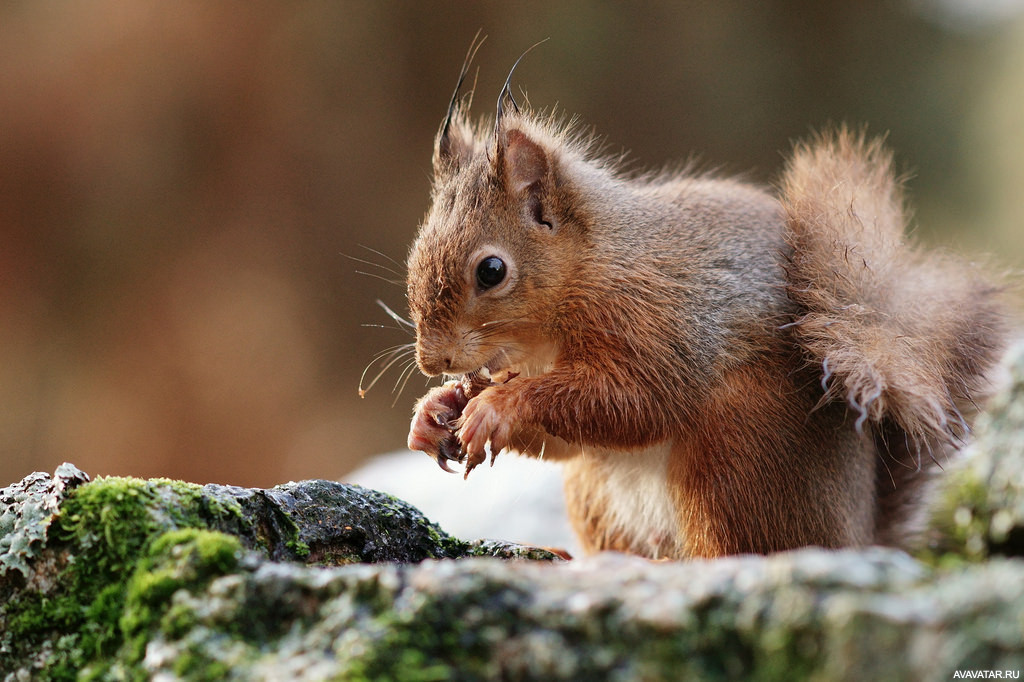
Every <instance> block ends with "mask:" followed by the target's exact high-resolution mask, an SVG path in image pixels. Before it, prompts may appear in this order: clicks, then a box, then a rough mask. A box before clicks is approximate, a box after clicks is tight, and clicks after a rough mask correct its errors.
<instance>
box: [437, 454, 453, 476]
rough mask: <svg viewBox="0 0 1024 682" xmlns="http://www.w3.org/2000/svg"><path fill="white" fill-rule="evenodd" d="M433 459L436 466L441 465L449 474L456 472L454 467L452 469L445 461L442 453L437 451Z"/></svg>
mask: <svg viewBox="0 0 1024 682" xmlns="http://www.w3.org/2000/svg"><path fill="white" fill-rule="evenodd" d="M434 461H436V462H437V466H439V467H441V468H442V469H444V470H445V471H447V472H448V473H449V474H455V473H458V472H457V471H455V469H452V468H451V467H450V466H448V462H446V461H445V456H444V454H443V453H441V452H438V453H437V456H436V457H434Z"/></svg>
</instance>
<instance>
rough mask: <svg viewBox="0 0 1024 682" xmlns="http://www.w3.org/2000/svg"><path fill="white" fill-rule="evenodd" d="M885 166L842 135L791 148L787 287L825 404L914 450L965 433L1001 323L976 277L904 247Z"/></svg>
mask: <svg viewBox="0 0 1024 682" xmlns="http://www.w3.org/2000/svg"><path fill="white" fill-rule="evenodd" d="M892 166H893V163H892V156H891V154H890V153H889V152H888V151H887V150H886V149H885V148H884V146H883V145H882V143H881V141H880V140H868V139H866V137H865V136H864V135H863V134H857V133H852V132H850V131H848V130H846V129H845V128H844V129H839V130H837V131H834V132H831V133H828V134H824V135H822V136H820V137H818V138H817V139H815V140H814V141H812V142H810V143H808V144H805V145H801V146H798V147H797V148H796V150H795V152H794V154H793V156H792V158H791V160H790V161H789V164H788V165H787V168H786V171H785V173H784V175H783V178H782V182H781V200H782V203H783V206H784V208H785V211H786V220H787V238H788V242H789V245H790V246H791V247H792V256H791V260H790V262H789V263H788V265H787V274H788V282H787V284H788V293H789V296H790V298H791V299H792V300H793V301H795V302H796V303H797V304H798V305H799V306H800V308H801V313H802V316H801V317H799V318H798V319H797V320H796V321H795V322H794V323H793V325H792V327H793V332H794V333H795V335H796V338H797V339H798V342H799V343H800V344H801V345H802V347H803V348H804V349H805V351H806V352H807V353H808V354H809V356H810V358H811V360H812V361H813V362H816V363H820V364H821V368H822V372H823V378H822V385H823V386H825V387H826V396H825V398H824V399H823V400H831V399H834V398H841V399H843V400H845V401H846V402H847V403H848V404H849V406H850V407H851V409H852V410H853V416H854V417H855V418H856V424H857V427H858V429H862V428H863V427H864V426H865V424H866V423H868V422H870V423H872V424H873V425H875V426H877V428H876V429H875V432H876V433H881V434H883V435H882V436H881V437H883V438H894V437H898V438H899V440H901V441H904V440H905V441H906V442H907V443H908V446H907V448H908V450H909V449H910V448H911V447H913V448H916V450H917V452H918V453H920V452H921V448H922V446H923V447H927V448H931V447H932V446H933V445H935V444H937V443H950V444H955V443H956V442H958V441H961V440H962V439H963V437H964V436H965V435H966V432H967V430H968V425H967V422H966V420H965V418H964V416H963V413H964V412H965V411H966V408H967V407H969V406H970V405H971V404H972V403H974V401H975V399H976V397H977V396H978V394H979V392H981V391H983V390H984V387H985V385H986V374H987V373H988V372H989V370H990V369H991V367H992V365H993V364H994V362H995V361H996V360H997V359H998V356H999V354H1000V353H1001V351H1002V349H1003V347H1004V339H1005V321H1004V319H1003V315H1002V314H1001V304H1000V302H999V301H998V298H999V292H1000V287H999V286H997V285H995V284H993V283H991V282H989V281H987V280H986V278H985V277H983V276H982V273H981V272H979V271H978V268H975V267H973V266H971V265H969V264H967V263H963V262H959V261H956V260H953V259H951V258H949V257H946V256H944V255H940V254H935V253H925V252H924V251H922V250H920V249H918V248H917V247H915V246H914V245H912V244H910V243H908V241H907V238H906V236H905V234H904V228H905V226H906V220H907V219H906V215H905V207H904V203H903V196H902V192H901V185H900V182H899V180H898V179H897V178H896V176H895V174H894V173H893V168H892ZM893 427H895V429H894V428H893ZM900 431H902V434H901V433H899V432H900ZM904 436H906V437H908V438H905V437H904ZM917 465H918V467H920V458H919V456H918V458H917Z"/></svg>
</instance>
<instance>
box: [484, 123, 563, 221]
mask: <svg viewBox="0 0 1024 682" xmlns="http://www.w3.org/2000/svg"><path fill="white" fill-rule="evenodd" d="M497 161H498V164H499V171H500V172H501V175H502V178H503V180H504V182H505V187H506V188H507V189H508V191H509V192H510V193H511V194H512V195H514V196H517V197H521V198H522V199H523V200H524V202H525V206H526V211H527V212H528V213H529V215H530V217H531V218H532V219H533V222H534V223H536V224H537V225H540V226H543V227H546V228H548V229H549V230H553V229H555V220H554V217H553V215H552V213H551V211H550V208H551V206H550V205H549V202H550V197H551V194H550V192H551V189H552V187H553V185H554V179H553V177H552V171H553V166H552V160H551V155H550V154H549V152H548V150H547V149H545V148H544V146H543V145H541V144H540V143H538V142H537V141H535V140H533V139H531V138H530V136H529V135H527V134H526V133H524V132H523V131H521V130H518V129H515V128H512V129H510V130H508V131H507V132H505V133H504V135H502V136H501V137H500V138H499V144H498V154H497Z"/></svg>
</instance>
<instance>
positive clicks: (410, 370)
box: [391, 360, 416, 407]
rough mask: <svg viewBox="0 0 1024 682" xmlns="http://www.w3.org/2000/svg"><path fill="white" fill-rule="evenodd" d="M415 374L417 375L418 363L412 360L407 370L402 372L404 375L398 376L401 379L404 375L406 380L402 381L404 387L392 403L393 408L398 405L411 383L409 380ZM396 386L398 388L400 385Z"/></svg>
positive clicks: (406, 367)
mask: <svg viewBox="0 0 1024 682" xmlns="http://www.w3.org/2000/svg"><path fill="white" fill-rule="evenodd" d="M415 373H416V361H415V360H412V361H411V362H410V363H409V364H408V365H406V366H405V369H403V370H402V374H399V375H398V377H399V378H400V379H401V377H402V375H403V374H404V375H405V379H402V386H401V388H398V393H397V394H396V395H395V399H394V400H392V401H391V407H394V406H395V405H397V404H398V399H399V398H401V397H402V393H403V392H405V386H406V384H408V383H409V379H411V378H412V375H413V374H415ZM395 386H396V387H397V386H398V384H395ZM392 392H394V391H392Z"/></svg>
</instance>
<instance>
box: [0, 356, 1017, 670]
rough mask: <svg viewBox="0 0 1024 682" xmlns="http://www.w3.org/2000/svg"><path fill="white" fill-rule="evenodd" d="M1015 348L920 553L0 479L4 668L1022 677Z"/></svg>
mask: <svg viewBox="0 0 1024 682" xmlns="http://www.w3.org/2000/svg"><path fill="white" fill-rule="evenodd" d="M1013 358H1014V359H1013V361H1012V363H1011V370H1012V371H1011V375H1012V376H1013V381H1012V382H1011V384H1010V387H1009V388H1008V389H1007V391H1006V392H1005V393H1003V394H1001V395H1000V396H999V397H997V398H996V400H995V401H994V402H993V403H992V408H991V413H990V414H989V415H988V416H986V417H983V418H982V419H981V420H980V421H979V423H978V430H977V440H976V442H975V443H974V444H973V445H972V446H971V449H970V451H969V453H968V454H967V456H965V457H964V458H963V459H962V460H961V461H960V462H959V463H958V464H957V465H956V466H955V467H952V468H951V469H950V471H949V472H948V473H947V474H945V476H944V478H943V480H942V487H941V489H940V494H939V495H938V502H937V504H936V506H935V508H934V509H933V510H932V514H931V526H930V544H929V548H928V550H927V551H926V552H924V553H923V554H922V555H921V558H922V559H924V560H923V561H921V560H919V559H915V558H912V557H911V556H909V555H907V554H905V553H903V552H899V551H896V550H887V549H880V548H867V549H863V550H845V551H825V550H821V549H804V550H799V551H794V552H786V553H781V554H776V555H773V556H768V557H758V556H741V557H729V558H725V559H719V560H716V561H693V562H686V563H658V562H649V561H646V560H642V559H637V558H632V557H625V556H620V555H601V556H597V557H592V558H588V559H583V560H577V561H572V562H562V561H557V560H554V559H555V557H553V555H551V554H550V553H548V552H545V551H544V550H539V549H536V548H532V547H524V546H520V545H512V544H509V543H503V542H498V541H490V542H479V541H478V542H467V541H464V540H461V539H458V538H455V537H452V536H450V535H448V534H447V533H445V532H444V531H442V530H441V529H440V528H439V527H438V526H437V525H435V524H434V523H431V522H430V521H429V520H428V519H427V518H425V517H424V516H423V515H422V514H420V513H419V512H418V511H417V510H416V509H415V508H413V507H411V506H409V505H408V504H406V503H404V502H402V501H400V500H398V499H396V498H394V497H392V496H390V495H387V494H384V493H380V492H376V491H373V490H368V489H365V488H360V487H358V486H349V485H344V484H340V483H332V482H327V481H305V482H301V483H289V484H286V485H282V486H278V487H276V488H273V489H269V490H261V489H243V488H234V487H229V486H217V485H208V486H197V485H192V484H187V483H181V482H177V481H168V480H149V481H143V480H139V479H128V478H105V479H99V480H95V481H89V478H88V476H86V475H85V474H84V473H82V472H80V471H78V470H77V469H75V468H74V467H73V466H71V465H62V466H61V467H60V468H59V469H58V470H57V472H56V473H55V474H54V475H53V476H52V477H51V476H47V475H43V474H33V475H31V476H29V477H27V478H26V479H25V480H23V481H21V482H20V483H17V484H14V485H12V486H9V487H7V488H5V489H3V490H2V491H0V677H2V678H3V679H4V682H8V681H10V682H13V681H15V680H19V681H20V680H35V679H43V680H47V679H60V680H65V679H76V678H78V679H154V680H174V679H196V680H213V679H223V678H229V677H230V678H232V679H245V680H249V679H252V680H280V679H295V680H320V679H345V680H378V679H395V680H406V679H409V680H448V679H525V680H579V679H588V680H589V679H608V680H635V679H650V680H661V679H665V680H669V679H691V678H694V679H756V680H776V679H778V680H783V679H784V680H792V679H818V680H824V679H827V680H859V679H924V680H932V679H935V680H941V679H958V678H976V677H979V676H984V675H986V671H991V673H993V675H988V676H989V677H991V676H994V673H997V672H998V673H1001V674H1002V677H1004V678H1005V677H1007V676H1009V677H1014V676H1015V675H1019V673H1020V671H1021V669H1022V668H1024V557H1022V555H1024V551H1022V538H1024V535H1022V530H1021V529H1022V528H1024V495H1022V488H1024V476H1022V472H1024V435H1022V434H1024V350H1022V351H1018V352H1017V354H1016V355H1014V356H1013ZM470 508H472V507H470ZM509 559H546V561H510V560H509Z"/></svg>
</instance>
